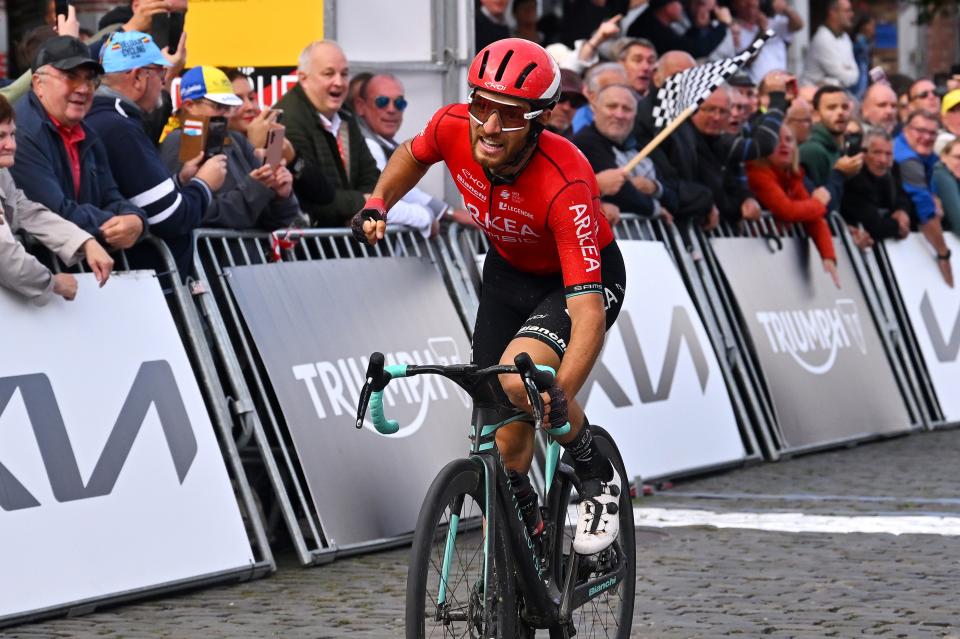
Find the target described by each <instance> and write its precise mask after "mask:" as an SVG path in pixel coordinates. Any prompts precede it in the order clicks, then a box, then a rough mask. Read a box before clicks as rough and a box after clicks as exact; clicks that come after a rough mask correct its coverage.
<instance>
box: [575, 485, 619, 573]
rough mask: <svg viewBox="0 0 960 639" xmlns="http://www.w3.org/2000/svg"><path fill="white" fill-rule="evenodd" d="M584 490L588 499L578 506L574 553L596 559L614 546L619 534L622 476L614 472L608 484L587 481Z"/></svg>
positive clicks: (584, 497)
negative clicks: (593, 556) (599, 554)
mask: <svg viewBox="0 0 960 639" xmlns="http://www.w3.org/2000/svg"><path fill="white" fill-rule="evenodd" d="M597 486H599V488H597ZM582 488H583V492H584V493H585V495H581V498H580V503H579V504H577V533H576V536H574V538H573V549H574V550H575V551H576V552H577V553H579V554H581V555H595V554H597V553H598V552H600V551H601V550H604V549H605V548H607V547H608V546H609V545H610V544H612V543H613V540H614V539H616V538H617V534H618V533H619V532H620V515H619V510H620V474H619V473H617V472H616V471H614V473H613V479H612V480H610V481H608V482H606V481H600V480H588V481H584V482H582ZM593 493H595V494H593Z"/></svg>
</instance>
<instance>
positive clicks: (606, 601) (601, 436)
mask: <svg viewBox="0 0 960 639" xmlns="http://www.w3.org/2000/svg"><path fill="white" fill-rule="evenodd" d="M590 428H591V429H592V431H593V438H594V440H595V441H596V442H597V446H598V448H599V449H600V450H601V451H602V452H603V453H605V454H606V455H607V457H608V459H610V461H611V462H613V465H614V468H615V469H616V472H618V473H619V474H620V486H621V487H622V491H621V493H620V502H619V504H618V505H619V511H618V513H619V517H620V532H619V534H618V536H617V539H616V540H615V541H614V542H613V544H612V545H611V546H610V547H609V548H607V549H606V550H603V551H601V552H600V553H598V554H596V555H590V556H582V557H581V558H580V561H579V568H578V574H577V575H576V581H577V583H585V582H588V581H591V580H597V579H599V578H600V577H601V576H603V575H610V573H611V572H614V571H616V570H617V568H618V567H621V566H622V567H623V569H624V571H623V578H622V579H618V583H616V585H614V586H612V587H607V588H606V589H605V590H603V591H602V592H601V594H600V595H599V596H597V597H595V598H593V599H591V600H590V601H588V602H586V603H585V604H584V605H582V606H580V607H579V608H577V609H576V610H574V611H573V613H572V615H571V616H572V619H571V623H572V625H573V627H574V628H575V629H576V636H577V637H584V638H587V637H605V638H606V637H610V638H613V637H616V638H617V639H627V638H628V637H629V636H630V628H631V626H632V624H633V598H634V593H635V591H636V578H637V567H636V544H635V530H634V527H633V504H632V503H631V501H630V481H629V478H628V477H627V473H626V470H625V469H624V466H623V459H622V458H621V456H620V451H619V450H618V449H617V446H616V444H615V443H614V441H613V439H612V438H611V437H610V435H609V433H607V432H606V431H605V430H604V429H603V428H601V427H599V426H591V427H590ZM563 462H564V463H566V464H568V465H572V463H571V459H570V456H569V454H564V456H563ZM554 490H555V491H557V492H556V494H553V492H552V491H554ZM575 499H576V489H575V488H574V486H573V484H572V483H571V482H570V481H569V480H568V479H567V478H565V477H564V476H562V475H557V481H555V482H554V485H553V487H552V488H551V495H550V505H551V507H552V508H553V510H552V512H553V517H554V524H553V531H554V532H553V534H554V535H555V536H556V537H557V539H556V542H555V543H554V544H553V553H552V557H551V560H552V562H553V564H552V565H553V571H554V572H553V574H554V575H557V584H558V586H559V587H561V588H562V587H563V584H564V583H565V580H566V578H567V569H568V567H569V565H570V558H571V554H572V551H573V536H574V532H575V531H576V524H577V508H576V500H575ZM603 581H605V580H600V583H602V582H603ZM553 636H563V635H562V633H561V632H560V631H553V632H551V637H553Z"/></svg>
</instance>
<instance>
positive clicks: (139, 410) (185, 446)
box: [0, 361, 197, 510]
mask: <svg viewBox="0 0 960 639" xmlns="http://www.w3.org/2000/svg"><path fill="white" fill-rule="evenodd" d="M18 390H19V391H20V398H21V400H22V401H23V405H24V407H25V408H26V412H27V416H28V417H29V419H30V424H31V426H32V427H33V433H34V437H35V438H36V440H37V448H39V450H40V457H41V459H42V460H43V465H44V468H45V469H46V472H47V477H48V479H49V481H50V488H51V489H52V491H53V496H54V497H55V498H56V500H57V501H58V502H68V501H77V500H80V499H90V498H93V497H103V496H105V495H109V494H110V493H112V492H113V489H114V486H116V484H117V480H118V479H119V477H120V472H121V471H122V470H123V467H124V465H125V464H126V461H127V457H129V455H130V450H131V449H132V448H133V444H134V442H135V441H136V439H137V435H138V434H139V433H140V428H141V426H142V425H143V422H144V420H145V419H146V417H147V413H148V411H149V410H150V407H151V406H152V407H153V408H154V410H155V411H156V414H157V417H158V418H159V420H160V426H161V427H162V428H163V434H164V437H165V438H166V440H167V448H168V449H169V451H170V457H171V458H172V460H173V467H174V469H175V470H176V472H177V479H178V480H179V481H180V483H181V484H182V483H183V482H184V479H186V476H187V472H189V470H190V467H191V466H192V465H193V460H194V458H195V457H196V456H197V439H196V436H195V435H194V433H193V427H192V426H191V424H190V418H189V416H188V415H187V410H186V408H185V407H184V404H183V398H182V397H181V395H180V389H179V388H178V387H177V380H176V379H175V378H174V376H173V370H172V369H171V368H170V364H169V363H167V362H166V361H152V362H144V363H143V364H141V365H140V370H139V371H137V376H136V377H135V378H134V380H133V386H132V387H131V388H130V392H129V393H128V394H127V398H126V400H124V402H123V407H122V408H121V409H120V414H119V415H118V416H117V421H116V423H115V424H114V426H113V430H112V431H110V435H109V437H108V438H107V443H106V444H105V445H104V447H103V450H102V452H101V453H100V457H99V459H98V460H97V464H96V466H94V468H93V472H92V473H91V474H90V479H89V480H88V481H87V482H86V483H84V481H83V479H82V477H81V475H80V468H79V465H78V463H77V456H76V454H75V453H74V447H73V445H72V444H71V441H70V436H69V434H68V433H67V429H66V425H65V424H64V420H63V415H62V414H61V412H60V406H59V404H58V402H57V396H56V395H55V394H54V392H53V386H52V385H51V383H50V379H49V378H48V377H47V376H46V375H44V374H43V373H35V374H32V375H16V376H13V377H2V378H0V416H2V415H3V413H4V411H5V410H6V409H7V408H8V406H9V405H10V400H11V399H12V398H13V395H14V393H15V392H16V391H18ZM76 432H79V429H76ZM76 432H75V435H74V437H75V438H76V439H80V438H83V437H84V435H82V434H81V435H79V437H78V435H77V434H76ZM160 479H162V478H158V480H160ZM39 505H40V502H39V501H37V499H36V498H35V497H34V496H33V495H32V494H31V493H30V492H29V491H28V490H27V488H26V487H25V486H24V485H23V484H22V483H21V482H20V480H18V479H17V478H16V477H14V476H13V473H11V472H10V471H9V470H8V469H7V467H6V466H4V465H3V463H0V508H2V509H3V510H20V509H23V508H33V507H36V506H39Z"/></svg>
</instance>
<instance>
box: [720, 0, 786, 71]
mask: <svg viewBox="0 0 960 639" xmlns="http://www.w3.org/2000/svg"><path fill="white" fill-rule="evenodd" d="M730 6H731V9H732V11H733V17H734V21H733V22H732V24H731V28H730V30H729V31H728V33H727V36H726V38H724V41H723V42H722V43H721V45H720V46H719V47H718V48H717V50H716V51H715V52H714V54H713V56H711V58H712V59H717V60H718V59H721V58H729V57H731V56H733V55H736V54H737V53H740V52H741V51H743V50H744V49H746V48H747V47H749V46H750V45H751V44H753V43H754V41H755V40H756V39H757V37H758V36H759V35H760V34H761V33H762V32H764V31H766V30H767V29H770V30H771V31H773V33H774V37H772V38H770V39H769V40H767V43H766V44H764V45H763V48H762V49H760V52H759V53H758V54H757V55H756V57H755V58H754V59H753V61H752V62H751V63H750V65H749V66H748V67H747V73H748V74H749V75H750V77H751V78H752V79H753V81H754V82H755V83H759V82H760V81H761V80H762V79H763V78H764V76H766V75H767V74H768V73H770V72H771V71H774V70H783V69H786V68H787V66H788V64H787V45H789V44H790V41H791V40H792V39H793V33H795V32H797V31H799V30H800V29H802V28H803V26H804V25H803V18H801V17H800V14H798V13H797V12H796V11H795V10H794V9H793V8H792V7H791V6H790V4H789V3H788V2H787V1H786V0H774V1H773V2H772V3H771V4H770V6H771V9H772V10H773V16H771V17H767V15H766V14H765V13H764V12H763V11H762V10H761V8H760V2H759V0H733V2H732V3H731V5H730Z"/></svg>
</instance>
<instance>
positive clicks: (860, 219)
mask: <svg viewBox="0 0 960 639" xmlns="http://www.w3.org/2000/svg"><path fill="white" fill-rule="evenodd" d="M898 169H899V167H898V166H897V165H896V164H894V166H893V169H892V170H890V171H889V172H888V173H887V174H886V175H884V176H882V177H877V176H875V175H874V174H873V173H871V172H870V171H868V170H867V167H863V168H862V169H860V172H859V173H857V174H856V175H854V176H853V177H852V178H850V179H849V180H847V182H846V184H845V186H844V189H843V200H842V203H841V205H840V215H842V216H843V219H844V220H846V221H847V223H848V224H853V225H857V224H863V228H865V229H867V232H868V233H869V234H870V237H872V238H873V239H875V240H883V239H886V238H891V237H892V238H898V237H900V233H899V226H898V225H897V221H896V220H894V219H893V218H892V217H890V214H891V213H893V212H894V211H897V210H903V211H905V212H906V213H907V215H909V216H910V219H911V220H915V219H916V213H915V212H914V210H913V201H912V200H911V199H910V196H908V195H907V194H906V192H905V191H904V190H903V186H902V185H901V183H900V174H899V170H898Z"/></svg>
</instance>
